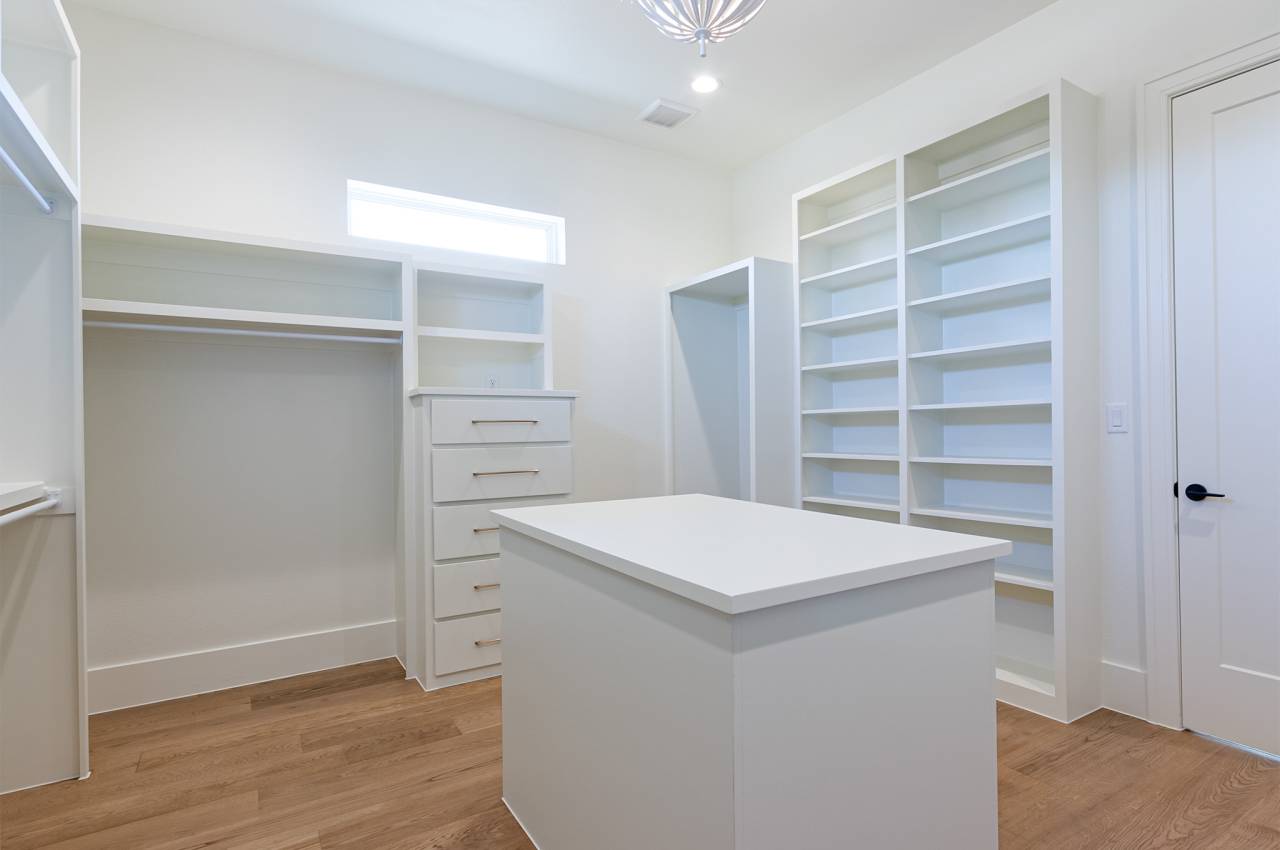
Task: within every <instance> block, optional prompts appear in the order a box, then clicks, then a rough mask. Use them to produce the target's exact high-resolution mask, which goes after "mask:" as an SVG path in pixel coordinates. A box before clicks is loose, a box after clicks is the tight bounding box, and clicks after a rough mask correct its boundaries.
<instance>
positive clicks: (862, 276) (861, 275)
mask: <svg viewBox="0 0 1280 850" xmlns="http://www.w3.org/2000/svg"><path fill="white" fill-rule="evenodd" d="M897 273H898V258H897V256H888V257H879V258H877V259H874V260H870V261H868V262H865V263H857V264H855V265H852V266H845V267H844V268H840V269H834V270H832V271H829V272H823V273H822V274H815V275H811V276H809V277H806V278H803V279H801V281H800V283H802V284H805V285H809V286H819V287H822V288H823V289H848V288H850V287H853V286H860V285H862V284H864V283H871V282H873V281H877V280H884V279H885V278H887V277H893V276H895V275H896V274H897Z"/></svg>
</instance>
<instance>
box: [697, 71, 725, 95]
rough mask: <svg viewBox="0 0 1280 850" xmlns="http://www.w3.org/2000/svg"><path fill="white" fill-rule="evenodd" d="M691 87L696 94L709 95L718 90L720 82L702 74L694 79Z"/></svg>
mask: <svg viewBox="0 0 1280 850" xmlns="http://www.w3.org/2000/svg"><path fill="white" fill-rule="evenodd" d="M692 85H693V90H694V91H696V92H697V93H698V94H711V93H712V92H713V91H715V90H716V89H718V88H720V81H719V80H717V79H716V78H715V77H713V76H711V75H710V74H703V75H702V76H701V77H695V78H694V80H693V84H692Z"/></svg>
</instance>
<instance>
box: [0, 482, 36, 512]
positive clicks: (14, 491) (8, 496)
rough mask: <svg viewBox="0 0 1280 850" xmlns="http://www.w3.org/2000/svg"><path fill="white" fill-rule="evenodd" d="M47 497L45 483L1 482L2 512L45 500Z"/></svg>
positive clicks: (0, 506) (0, 499)
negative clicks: (38, 500)
mask: <svg viewBox="0 0 1280 850" xmlns="http://www.w3.org/2000/svg"><path fill="white" fill-rule="evenodd" d="M45 495H46V491H45V488H44V482H43V481H19V482H8V481H0V511H7V510H9V509H11V508H16V507H17V506H18V505H25V504H26V503H27V502H34V501H36V500H37V499H43V498H44V497H45Z"/></svg>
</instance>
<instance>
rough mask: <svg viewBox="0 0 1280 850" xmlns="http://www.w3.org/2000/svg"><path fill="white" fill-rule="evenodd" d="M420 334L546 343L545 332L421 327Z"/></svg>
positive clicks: (448, 337)
mask: <svg viewBox="0 0 1280 850" xmlns="http://www.w3.org/2000/svg"><path fill="white" fill-rule="evenodd" d="M418 336H423V337H435V338H437V339H469V340H475V341H477V342H515V343H522V344H524V345H544V344H546V341H547V339H546V337H545V336H544V335H543V334H529V333H516V332H513V331H481V330H472V329H470V328H440V327H419V328H418Z"/></svg>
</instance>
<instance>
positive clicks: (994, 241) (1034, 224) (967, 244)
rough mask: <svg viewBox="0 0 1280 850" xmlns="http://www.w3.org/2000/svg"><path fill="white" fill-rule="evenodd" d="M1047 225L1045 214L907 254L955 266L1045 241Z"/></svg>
mask: <svg viewBox="0 0 1280 850" xmlns="http://www.w3.org/2000/svg"><path fill="white" fill-rule="evenodd" d="M1049 224H1050V215H1049V213H1048V212H1043V213H1038V214H1036V215H1031V216H1026V217H1025V218H1019V219H1015V220H1014V221H1009V222H1005V223H1003V224H998V225H996V226H994V227H985V228H983V229H982V230H975V231H973V232H972V233H964V234H961V235H960V236H953V237H951V238H950V239H943V240H941V241H938V242H931V243H930V244H928V245H921V246H920V247H918V248H912V249H911V250H910V251H908V252H907V255H908V256H910V257H923V258H925V259H928V260H932V261H933V262H935V263H944V264H945V263H957V262H960V261H961V260H968V259H971V258H973V257H978V256H981V255H982V254H993V253H995V252H997V251H1004V250H1007V249H1009V248H1016V247H1018V246H1019V245H1026V244H1029V243H1031V242H1039V241H1041V240H1043V239H1048V238H1049Z"/></svg>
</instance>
